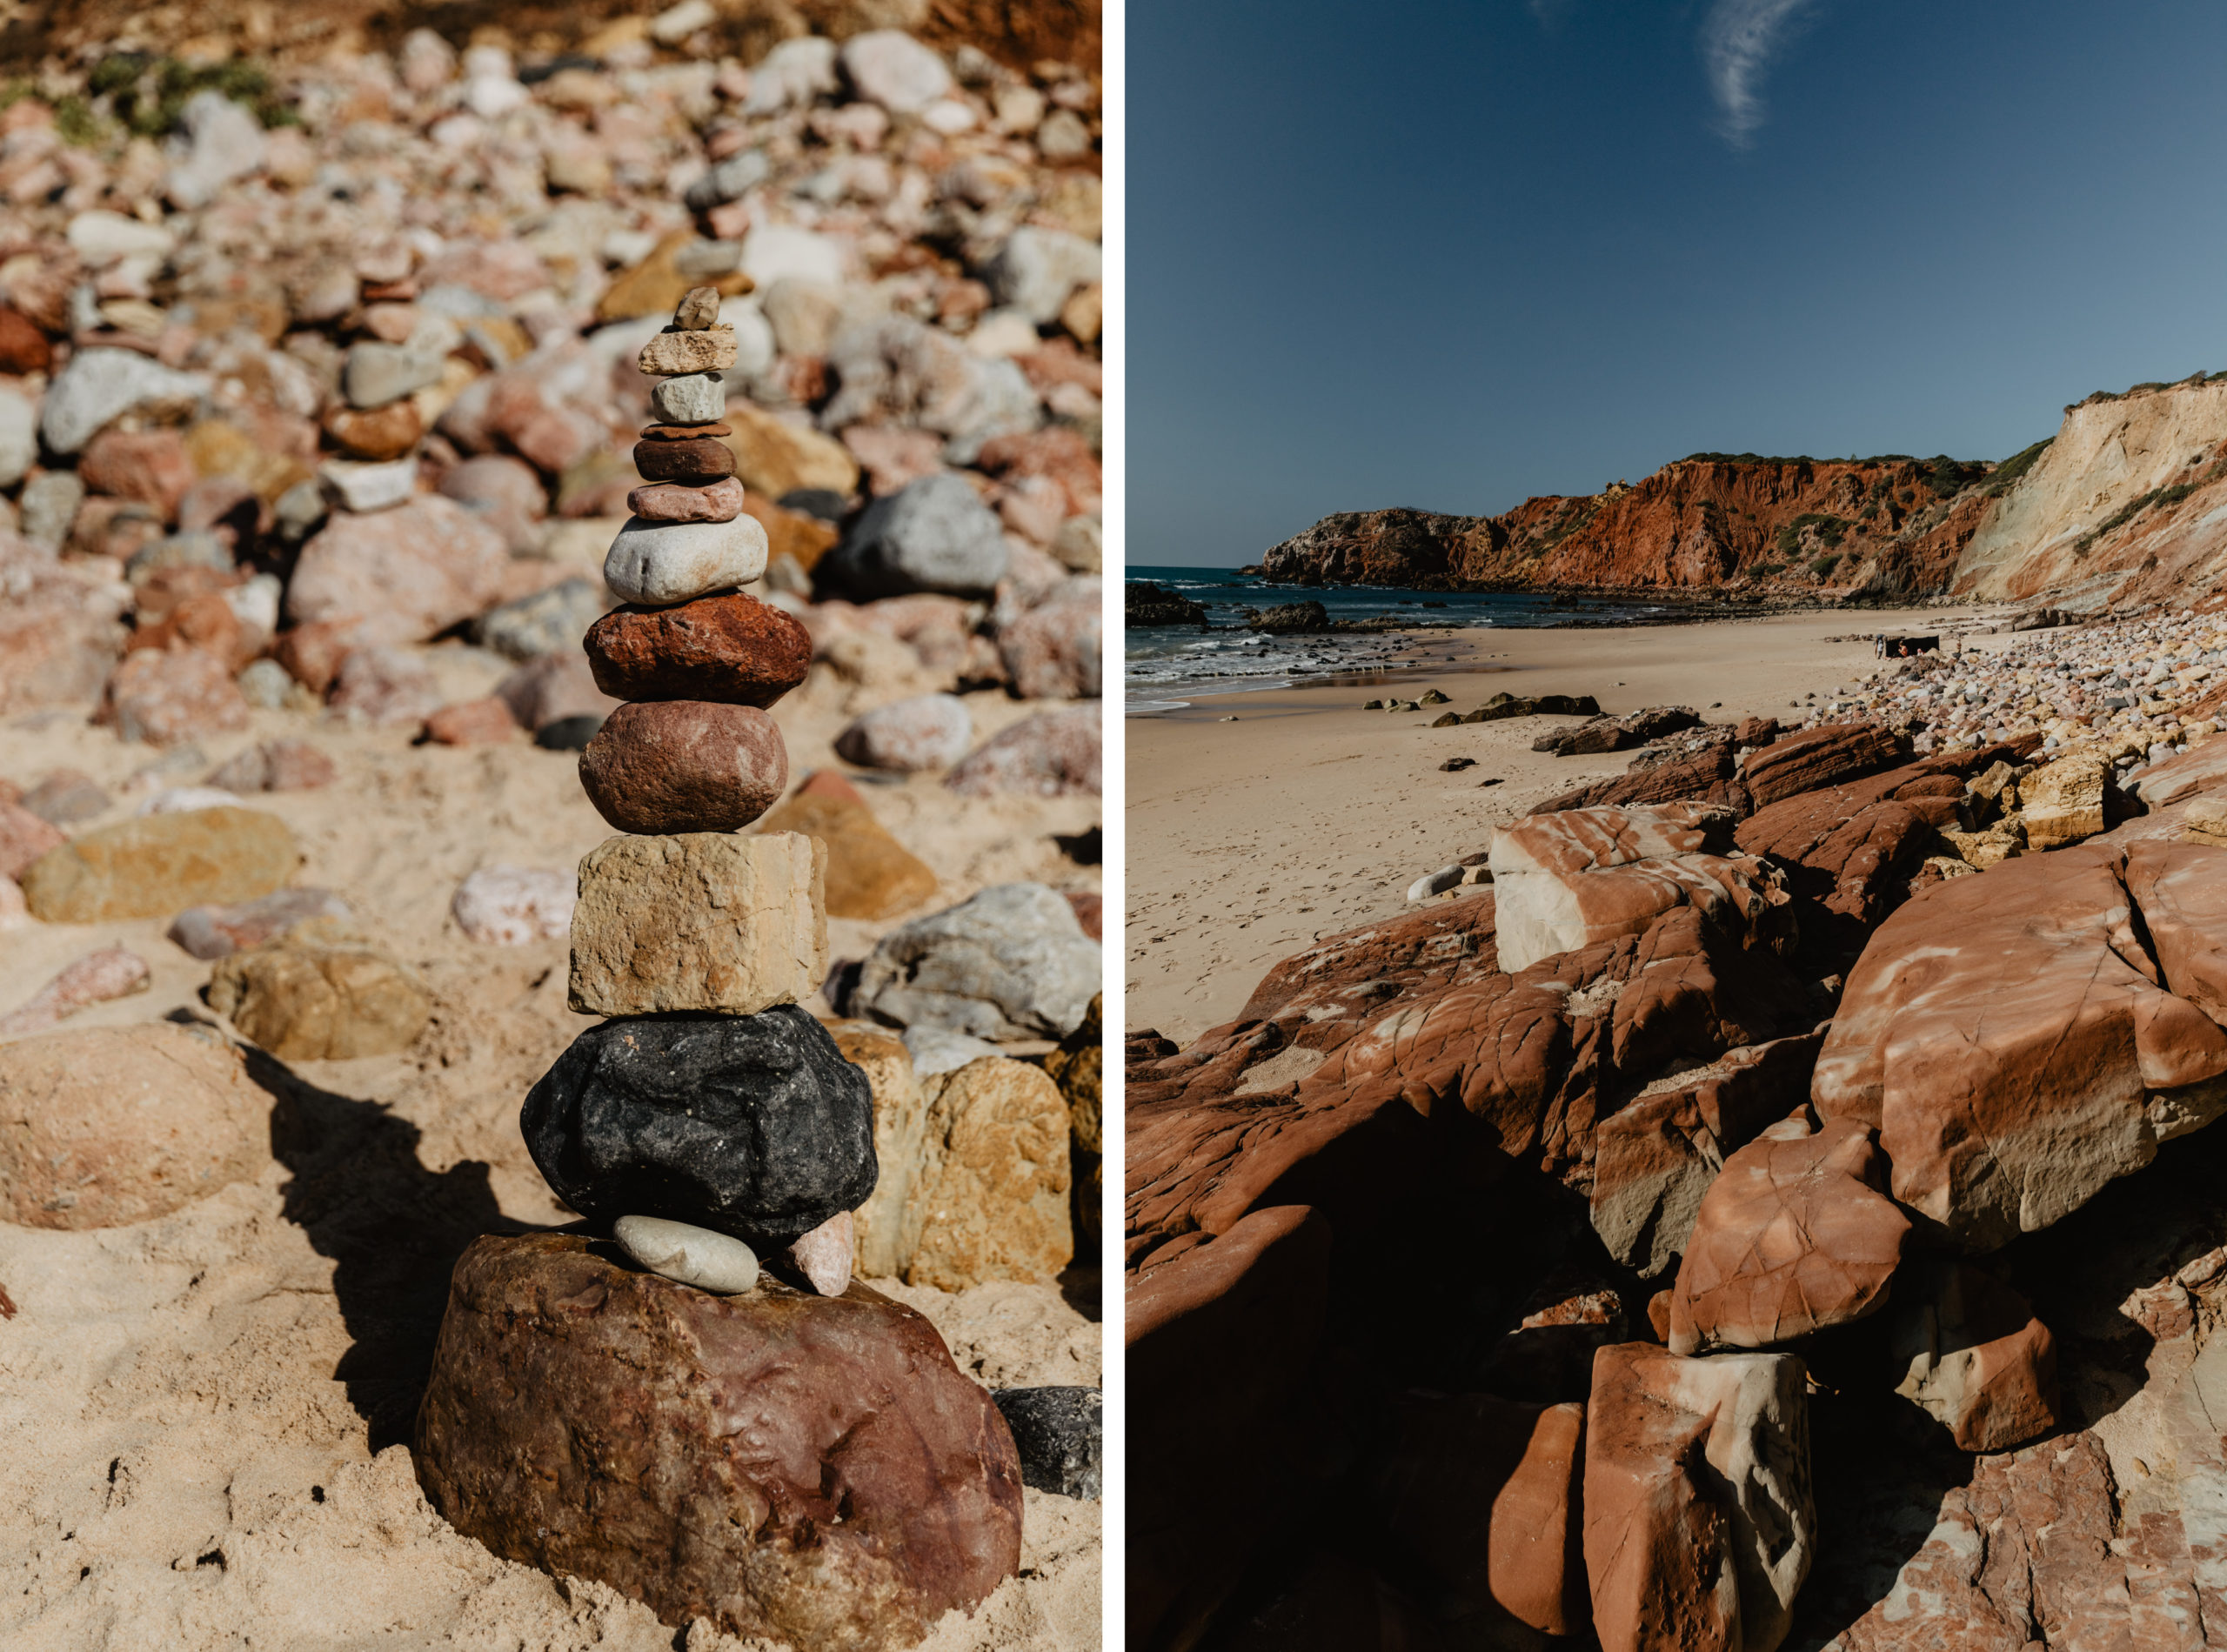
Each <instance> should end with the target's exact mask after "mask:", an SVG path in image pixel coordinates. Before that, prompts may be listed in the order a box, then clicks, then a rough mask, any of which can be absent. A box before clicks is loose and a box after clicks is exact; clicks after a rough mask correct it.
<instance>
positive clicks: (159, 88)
mask: <svg viewBox="0 0 2227 1652" xmlns="http://www.w3.org/2000/svg"><path fill="white" fill-rule="evenodd" d="M85 89H86V90H87V91H88V92H90V94H91V95H92V96H93V97H95V98H105V99H106V100H107V104H108V110H109V111H110V114H111V115H112V116H113V117H115V119H116V120H117V121H118V122H119V123H120V124H122V125H123V126H124V129H125V130H128V131H130V132H133V133H136V134H137V136H139V137H162V136H163V135H164V133H166V132H169V131H171V130H175V129H176V127H177V124H178V118H179V117H180V116H181V115H183V114H184V112H185V105H186V103H187V100H188V99H190V98H191V97H193V96H194V94H195V93H197V92H204V91H216V92H222V93H223V94H224V96H225V97H229V98H231V100H232V101H233V102H234V103H236V104H240V105H242V106H243V107H244V108H246V109H248V110H252V111H253V113H254V115H255V117H256V118H257V120H259V121H261V122H262V123H263V124H264V125H265V126H267V127H268V126H291V125H296V124H298V123H299V121H300V117H299V116H298V115H297V114H296V113H295V112H294V110H292V108H291V107H290V106H289V105H288V104H286V102H285V101H284V98H283V97H281V96H280V95H279V91H278V84H277V83H276V82H274V81H273V80H272V79H271V71H270V70H267V69H265V68H264V66H263V65H262V64H257V63H254V62H251V60H249V59H247V58H244V57H235V58H233V59H232V60H231V62H229V63H221V64H188V63H181V62H180V61H179V60H178V59H177V58H176V57H154V56H152V55H150V54H149V53H147V52H144V51H112V52H110V54H109V55H108V56H107V57H104V58H102V59H101V60H100V62H98V63H97V64H94V65H93V72H92V73H91V75H90V76H89V77H87V78H86V82H85ZM58 124H60V116H59V112H58V111H57V125H58ZM64 136H65V137H67V136H68V134H66V133H65V134H64Z"/></svg>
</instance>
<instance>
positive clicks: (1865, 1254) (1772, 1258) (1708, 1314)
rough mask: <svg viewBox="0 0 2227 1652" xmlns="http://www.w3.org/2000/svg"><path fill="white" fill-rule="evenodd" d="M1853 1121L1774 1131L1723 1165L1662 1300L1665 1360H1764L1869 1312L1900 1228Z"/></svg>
mask: <svg viewBox="0 0 2227 1652" xmlns="http://www.w3.org/2000/svg"><path fill="white" fill-rule="evenodd" d="M1886 1180H1887V1167H1886V1164H1885V1162H1884V1161H1883V1160H1881V1158H1880V1156H1879V1149H1878V1147H1877V1146H1876V1144H1875V1143H1874V1142H1873V1140H1872V1138H1871V1132H1870V1131H1869V1129H1868V1128H1866V1127H1864V1126H1863V1125H1861V1124H1859V1123H1857V1122H1856V1121H1855V1120H1851V1119H1834V1120H1828V1121H1827V1122H1826V1123H1824V1124H1823V1125H1822V1126H1820V1127H1816V1129H1815V1130H1813V1129H1812V1128H1811V1123H1810V1121H1809V1120H1807V1119H1804V1118H1796V1119H1791V1120H1786V1121H1784V1122H1782V1123H1779V1124H1775V1125H1773V1126H1771V1127H1769V1129H1767V1130H1765V1131H1764V1132H1763V1133H1762V1135H1761V1136H1759V1137H1757V1138H1756V1140H1753V1141H1751V1142H1749V1144H1748V1145H1747V1146H1746V1147H1742V1148H1741V1149H1740V1150H1739V1151H1738V1152H1737V1153H1735V1154H1733V1155H1732V1156H1731V1157H1730V1158H1729V1159H1727V1160H1725V1161H1724V1169H1723V1171H1722V1174H1719V1175H1718V1177H1717V1178H1716V1180H1715V1181H1714V1182H1713V1183H1711V1184H1710V1186H1709V1192H1708V1193H1707V1194H1705V1195H1704V1196H1703V1197H1702V1205H1701V1212H1700V1214H1699V1215H1697V1216H1696V1217H1695V1221H1694V1231H1693V1234H1692V1237H1691V1238H1690V1239H1689V1241H1688V1243H1687V1247H1686V1259H1685V1261H1684V1262H1683V1263H1682V1265H1681V1266H1680V1267H1679V1269H1678V1283H1677V1286H1676V1288H1675V1293H1674V1294H1673V1295H1672V1297H1671V1299H1670V1337H1669V1342H1670V1348H1671V1351H1672V1352H1673V1353H1675V1354H1693V1353H1697V1352H1699V1351H1701V1350H1702V1349H1704V1348H1773V1347H1776V1346H1779V1345H1781V1344H1783V1343H1787V1342H1790V1341H1795V1340H1796V1338H1799V1337H1803V1336H1807V1335H1809V1334H1810V1333H1811V1332H1813V1331H1821V1330H1823V1329H1825V1328H1827V1327H1829V1326H1834V1325H1846V1324H1849V1323H1850V1322H1852V1321H1856V1320H1860V1319H1862V1318H1863V1317H1864V1316H1865V1315H1866V1314H1871V1313H1873V1312H1875V1311H1876V1310H1877V1309H1878V1308H1881V1307H1883V1305H1884V1304H1885V1302H1886V1300H1887V1287H1888V1284H1889V1281H1891V1280H1892V1279H1893V1278H1894V1275H1895V1269H1896V1267H1898V1266H1900V1265H1901V1262H1902V1260H1903V1239H1904V1238H1905V1237H1906V1236H1907V1235H1908V1234H1909V1229H1910V1223H1909V1217H1907V1216H1905V1215H1903V1213H1902V1212H1901V1211H1900V1210H1898V1209H1896V1207H1895V1203H1894V1201H1892V1200H1890V1199H1889V1198H1888V1197H1887V1196H1886V1194H1885V1193H1884V1192H1883V1191H1882V1190H1883V1188H1884V1187H1885V1185H1886Z"/></svg>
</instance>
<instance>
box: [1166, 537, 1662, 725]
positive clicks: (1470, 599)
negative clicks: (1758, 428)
mask: <svg viewBox="0 0 2227 1652" xmlns="http://www.w3.org/2000/svg"><path fill="white" fill-rule="evenodd" d="M1125 578H1127V579H1130V580H1149V581H1150V582H1151V583H1153V584H1154V585H1162V586H1165V587H1166V588H1167V589H1168V590H1170V591H1174V592H1177V593H1178V594H1179V595H1181V596H1185V597H1188V598H1189V599H1191V600H1192V601H1194V602H1196V603H1200V604H1202V605H1204V606H1205V608H1206V611H1207V624H1208V625H1210V626H1212V627H1213V629H1212V630H1209V631H1205V632H1200V631H1191V630H1183V629H1180V628H1176V627H1168V628H1166V629H1162V628H1160V627H1157V626H1155V627H1152V628H1149V629H1143V630H1125V631H1124V632H1123V633H1122V649H1123V661H1122V678H1123V687H1124V692H1125V693H1126V695H1127V700H1128V705H1127V707H1126V709H1127V711H1128V712H1130V714H1132V715H1137V714H1142V713H1149V712H1158V711H1165V710H1168V709H1170V708H1172V707H1173V706H1175V705H1177V704H1179V703H1180V702H1179V701H1178V700H1177V699H1175V697H1176V696H1178V695H1180V694H1184V693H1204V692H1220V693H1226V692H1230V691H1232V690H1234V689H1246V688H1281V687H1285V686H1288V685H1289V684H1291V683H1294V682H1303V681H1306V680H1307V679H1310V678H1318V679H1319V678H1321V677H1325V676H1355V677H1366V676H1367V675H1368V674H1370V673H1373V672H1384V671H1386V670H1388V669H1391V668H1393V667H1394V666H1395V665H1396V664H1397V663H1398V660H1399V657H1400V656H1401V654H1403V653H1404V652H1407V651H1408V649H1409V648H1410V647H1411V646H1412V644H1413V639H1412V638H1411V637H1410V636H1408V635H1407V634H1406V633H1404V632H1401V631H1386V632H1360V633H1352V634H1347V633H1332V634H1331V635H1328V636H1322V637H1269V636H1263V635H1261V634H1260V633H1258V632H1249V631H1247V630H1246V629H1245V628H1244V625H1245V616H1244V613H1243V612H1242V610H1244V609H1247V608H1256V609H1258V608H1271V607H1274V606H1275V605H1277V604H1278V603H1285V602H1306V601H1310V600H1311V601H1314V602H1319V603H1321V605H1323V607H1324V608H1325V609H1327V610H1328V612H1329V615H1330V618H1331V619H1372V618H1374V617H1375V616H1376V615H1379V614H1391V615H1394V616H1395V617H1396V618H1398V619H1402V620H1405V621H1408V622H1409V623H1411V624H1413V625H1415V626H1416V627H1417V628H1419V629H1420V628H1421V627H1424V626H1429V627H1433V628H1441V627H1449V626H1459V627H1477V628H1488V627H1491V626H1515V625H1521V626H1541V625H1546V626H1552V625H1588V624H1591V625H1600V624H1602V623H1603V622H1604V621H1605V622H1608V623H1611V624H1613V623H1615V622H1616V621H1617V620H1619V619H1642V618H1647V617H1649V616H1659V615H1662V614H1664V613H1666V612H1669V608H1668V607H1667V605H1662V604H1659V603H1635V602H1628V601H1627V602H1615V601H1597V602H1596V601H1594V600H1592V599H1580V600H1578V601H1576V602H1574V603H1573V602H1571V601H1569V600H1568V599H1563V600H1562V601H1561V602H1560V603H1557V602H1556V600H1555V598H1554V597H1552V596H1549V595H1536V596H1535V595H1529V594H1526V593H1522V592H1441V591H1409V590H1407V589H1404V588H1402V587H1401V586H1398V585H1304V586H1301V585H1271V584H1269V583H1268V582H1267V580H1265V579H1254V578H1252V577H1250V576H1247V575H1241V574H1239V573H1238V572H1236V571H1235V570H1234V569H1226V568H1178V567H1154V566H1150V565H1136V566H1131V567H1130V568H1128V569H1127V571H1126V574H1125Z"/></svg>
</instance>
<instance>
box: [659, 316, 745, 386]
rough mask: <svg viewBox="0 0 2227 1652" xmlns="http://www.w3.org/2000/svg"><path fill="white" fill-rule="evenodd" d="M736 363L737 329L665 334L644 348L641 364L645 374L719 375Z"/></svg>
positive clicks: (700, 329) (712, 329) (706, 329)
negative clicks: (735, 334)
mask: <svg viewBox="0 0 2227 1652" xmlns="http://www.w3.org/2000/svg"><path fill="white" fill-rule="evenodd" d="M734 363H735V343H734V329H733V328H732V327H704V328H696V329H692V330H690V331H686V332H661V333H659V334H658V335H657V336H656V337H655V338H652V339H651V340H650V342H649V343H647V344H644V345H643V346H642V353H641V356H640V357H639V360H638V363H637V365H639V366H640V368H641V370H642V371H644V372H645V373H666V374H673V375H678V374H681V373H715V372H719V371H724V370H725V369H726V368H729V367H732V366H733V365H734Z"/></svg>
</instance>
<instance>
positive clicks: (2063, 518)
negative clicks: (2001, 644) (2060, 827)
mask: <svg viewBox="0 0 2227 1652" xmlns="http://www.w3.org/2000/svg"><path fill="white" fill-rule="evenodd" d="M1261 570H1262V572H1265V573H1266V574H1267V576H1268V577H1269V578H1271V579H1287V580H1290V581H1292V582H1294V583H1295V584H1301V585H1348V584H1363V583H1365V584H1372V585H1407V586H1413V587H1417V588H1421V589H1424V590H1466V591H1490V590H1547V591H1554V590H1566V591H1599V592H1606V591H1655V592H1690V593H1694V594H1702V593H1717V592H1722V593H1725V594H1729V595H1736V596H1742V597H1747V596H1753V597H1758V598H1760V597H1790V596H1801V597H1809V598H1813V599H1814V598H1823V599H1849V598H1859V599H1860V598H1882V599H1903V598H1913V597H1929V596H1944V595H1945V596H1951V597H1960V598H1970V599H1977V600H1981V601H2021V602H2030V601H2037V600H2041V599H2048V600H2049V601H2050V602H2051V603H2052V604H2054V605H2059V606H2063V607H2068V608H2071V609H2074V610H2077V611H2083V612H2084V611H2092V610H2097V609H2103V608H2118V607H2126V606H2138V605H2143V604H2148V603H2157V602H2179V603H2185V602H2190V601H2194V600H2198V599H2204V598H2210V597H2219V596H2227V373H2223V374H2218V375H2214V376H2212V377H2210V378H2207V377H2206V376H2205V375H2204V374H2203V373H2197V374H2195V375H2193V376H2192V377H2190V378H2185V379H2183V380H2181V381H2180V382H2179V383H2177V384H2172V385H2162V384H2158V385H2136V386H2135V387H2134V388H2133V389H2132V390H2130V391H2124V392H2120V393H2112V392H2104V391H2098V392H2097V394H2095V395H2093V396H2090V397H2089V398H2087V399H2086V400H2084V401H2082V402H2078V403H2076V404H2074V405H2071V406H2070V407H2067V408H2066V409H2065V410H2064V422H2063V425H2062V426H2061V427H2060V428H2059V430H2058V431H2057V434H2056V436H2055V437H2053V438H2050V440H2049V441H2046V442H2037V443H2036V444H2035V445H2033V446H2032V447H2030V448H2028V449H2026V450H2025V451H2023V452H2022V453H2019V454H2016V455H2015V456H2014V457H2012V458H2009V459H2006V460H2004V461H2003V463H2002V464H2000V465H1987V464H1960V463H1958V462H1956V461H1955V460H1952V459H1947V458H1935V459H1912V458H1901V457H1889V458H1872V459H1809V458H1791V459H1785V458H1756V456H1755V455H1754V454H1752V453H1743V454H1740V455H1737V456H1729V455H1725V454H1719V453H1703V454H1696V455H1695V456H1694V457H1693V458H1686V459H1680V460H1679V461H1678V462H1677V463H1675V464H1674V465H1664V466H1663V467H1662V469H1661V470H1659V471H1657V472H1655V474H1654V475H1652V476H1649V477H1648V478H1645V479H1643V480H1642V481H1641V482H1640V484H1639V485H1637V486H1635V487H1627V486H1625V485H1622V483H1619V484H1617V485H1615V486H1614V487H1611V488H1609V489H1608V490H1606V491H1605V492H1600V493H1595V494H1592V495H1589V496H1587V497H1584V498H1535V499H1526V500H1525V501H1524V502H1523V503H1522V504H1521V505H1518V506H1516V507H1515V509H1514V510H1513V511H1510V512H1507V513H1506V514H1504V515H1501V516H1494V517H1475V516H1435V515H1432V514H1430V513H1428V512H1422V511H1365V512H1345V513H1342V514H1340V515H1337V516H1327V517H1324V518H1322V519H1321V521H1320V522H1317V523H1316V524H1315V525H1314V526H1313V527H1311V528H1309V529H1307V532H1304V533H1301V534H1300V535H1298V536H1297V537H1296V538H1290V539H1287V540H1285V541H1284V542H1283V543H1282V544H1281V545H1276V546H1274V548H1273V549H1271V550H1270V551H1269V552H1267V555H1265V556H1264V557H1263V558H1261Z"/></svg>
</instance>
